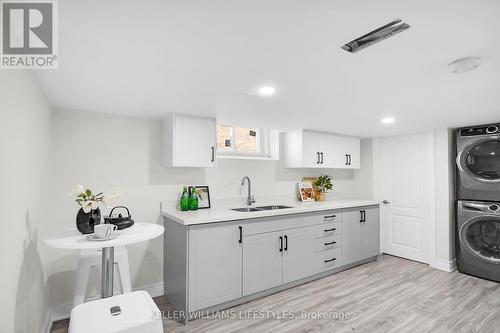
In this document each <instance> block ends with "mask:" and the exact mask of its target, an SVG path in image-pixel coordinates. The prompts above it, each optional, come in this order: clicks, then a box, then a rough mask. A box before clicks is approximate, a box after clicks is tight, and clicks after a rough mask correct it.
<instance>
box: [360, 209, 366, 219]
mask: <svg viewBox="0 0 500 333" xmlns="http://www.w3.org/2000/svg"><path fill="white" fill-rule="evenodd" d="M361 222H366V210H362V211H361Z"/></svg>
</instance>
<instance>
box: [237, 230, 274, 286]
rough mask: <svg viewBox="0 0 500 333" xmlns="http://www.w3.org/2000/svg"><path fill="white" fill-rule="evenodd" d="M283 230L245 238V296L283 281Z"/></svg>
mask: <svg viewBox="0 0 500 333" xmlns="http://www.w3.org/2000/svg"><path fill="white" fill-rule="evenodd" d="M280 237H282V234H281V232H268V233H265V234H258V235H250V236H245V237H244V238H243V296H247V295H251V294H254V293H256V292H259V291H262V290H266V289H269V288H273V287H276V286H279V285H281V284H282V283H283V269H282V256H281V252H280V250H279V249H280V246H281V243H280Z"/></svg>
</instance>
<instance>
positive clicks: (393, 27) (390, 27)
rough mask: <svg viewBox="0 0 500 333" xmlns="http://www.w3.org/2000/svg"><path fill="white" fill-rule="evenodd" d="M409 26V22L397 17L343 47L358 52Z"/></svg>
mask: <svg viewBox="0 0 500 333" xmlns="http://www.w3.org/2000/svg"><path fill="white" fill-rule="evenodd" d="M409 27H410V26H409V25H408V24H406V23H404V22H403V21H401V20H400V19H396V20H394V21H392V22H391V23H388V24H386V25H384V26H382V27H380V28H378V29H375V30H373V31H371V32H369V33H367V34H366V35H363V36H361V37H359V38H356V39H355V40H353V41H350V42H349V43H347V44H345V45H343V46H342V48H343V49H344V50H346V51H348V52H351V53H356V52H358V51H359V50H362V49H364V48H367V47H368V46H370V45H373V44H375V43H378V42H380V41H382V40H384V39H386V38H389V37H391V36H394V35H396V34H398V33H400V32H402V31H405V30H406V29H408V28H409Z"/></svg>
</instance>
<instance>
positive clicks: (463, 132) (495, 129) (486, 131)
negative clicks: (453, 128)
mask: <svg viewBox="0 0 500 333" xmlns="http://www.w3.org/2000/svg"><path fill="white" fill-rule="evenodd" d="M459 133H460V136H461V137H468V136H480V135H490V134H500V124H491V125H483V126H474V127H466V128H461V129H459Z"/></svg>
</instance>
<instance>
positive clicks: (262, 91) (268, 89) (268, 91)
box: [258, 86, 276, 96]
mask: <svg viewBox="0 0 500 333" xmlns="http://www.w3.org/2000/svg"><path fill="white" fill-rule="evenodd" d="M258 92H259V95H261V96H272V95H274V93H275V92H276V89H274V87H273V86H262V87H260V88H259V90H258Z"/></svg>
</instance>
